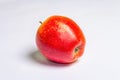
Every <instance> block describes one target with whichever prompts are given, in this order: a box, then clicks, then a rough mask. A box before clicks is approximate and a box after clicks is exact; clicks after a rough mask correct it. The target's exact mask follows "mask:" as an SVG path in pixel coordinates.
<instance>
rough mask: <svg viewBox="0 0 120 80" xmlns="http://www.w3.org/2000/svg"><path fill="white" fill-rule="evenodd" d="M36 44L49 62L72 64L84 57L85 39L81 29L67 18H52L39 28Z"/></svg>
mask: <svg viewBox="0 0 120 80" xmlns="http://www.w3.org/2000/svg"><path fill="white" fill-rule="evenodd" d="M36 44H37V47H38V49H39V51H40V52H41V53H42V54H43V55H44V56H45V57H46V58H47V59H49V60H51V61H54V62H58V63H71V62H74V61H76V60H77V59H78V58H79V57H81V56H82V55H83V52H84V48H85V37H84V35H83V32H82V30H81V29H80V27H79V26H78V25H77V24H76V23H75V22H74V21H73V20H71V19H70V18H67V17H65V16H59V15H55V16H51V17H49V18H48V19H46V20H45V21H44V22H43V23H42V24H41V25H40V27H39V28H38V30H37V34H36Z"/></svg>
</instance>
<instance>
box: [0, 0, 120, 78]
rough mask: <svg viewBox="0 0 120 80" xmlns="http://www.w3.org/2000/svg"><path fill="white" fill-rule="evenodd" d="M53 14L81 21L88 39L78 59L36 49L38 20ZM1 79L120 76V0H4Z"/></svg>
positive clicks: (0, 17) (1, 5)
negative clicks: (56, 58)
mask: <svg viewBox="0 0 120 80" xmlns="http://www.w3.org/2000/svg"><path fill="white" fill-rule="evenodd" d="M51 15H64V16H67V17H70V18H72V19H73V20H74V21H75V22H76V23H77V24H78V25H80V26H81V29H82V30H83V32H84V34H85V37H86V41H87V43H86V49H85V52H84V55H83V56H82V57H81V58H80V59H79V60H78V61H77V62H75V63H73V64H69V65H67V64H56V63H52V62H49V61H48V60H46V59H45V58H44V57H43V56H41V55H40V53H39V52H38V51H37V47H36V44H35V35H36V30H37V29H38V27H39V25H40V24H39V21H44V20H45V19H46V18H47V17H49V16H51ZM0 80H120V0H0Z"/></svg>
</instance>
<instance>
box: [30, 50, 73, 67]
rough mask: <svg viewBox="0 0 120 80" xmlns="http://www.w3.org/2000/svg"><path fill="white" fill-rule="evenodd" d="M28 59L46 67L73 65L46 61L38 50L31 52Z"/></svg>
mask: <svg viewBox="0 0 120 80" xmlns="http://www.w3.org/2000/svg"><path fill="white" fill-rule="evenodd" d="M30 58H31V59H32V60H34V61H35V62H37V63H39V64H42V65H46V66H53V67H67V66H70V65H72V64H73V63H70V64H61V63H56V62H53V61H50V60H48V59H46V58H45V57H44V56H43V55H42V54H41V53H40V52H39V51H38V50H36V51H34V52H31V53H30Z"/></svg>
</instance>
